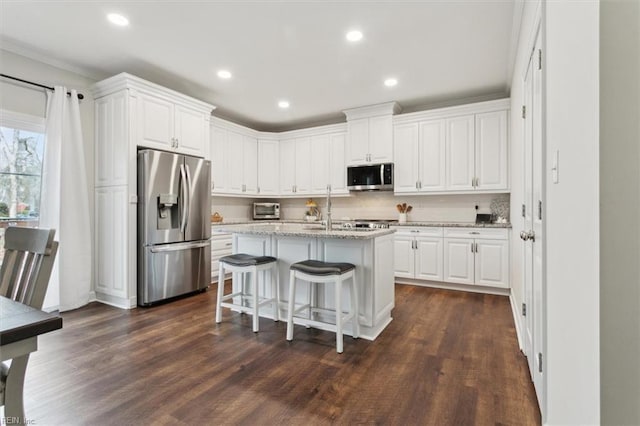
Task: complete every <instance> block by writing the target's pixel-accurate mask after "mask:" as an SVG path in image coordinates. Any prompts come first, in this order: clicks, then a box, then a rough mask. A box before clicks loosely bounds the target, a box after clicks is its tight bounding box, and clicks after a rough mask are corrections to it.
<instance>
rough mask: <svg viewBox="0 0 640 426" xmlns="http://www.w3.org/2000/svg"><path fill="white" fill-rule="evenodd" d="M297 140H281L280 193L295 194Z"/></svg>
mask: <svg viewBox="0 0 640 426" xmlns="http://www.w3.org/2000/svg"><path fill="white" fill-rule="evenodd" d="M295 164H296V140H295V139H286V140H283V141H280V194H281V195H293V194H295V190H296V166H295Z"/></svg>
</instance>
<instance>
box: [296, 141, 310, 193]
mask: <svg viewBox="0 0 640 426" xmlns="http://www.w3.org/2000/svg"><path fill="white" fill-rule="evenodd" d="M311 161H312V159H311V138H308V137H307V138H299V139H296V162H295V163H294V164H295V168H296V193H297V194H300V195H303V194H310V193H311Z"/></svg>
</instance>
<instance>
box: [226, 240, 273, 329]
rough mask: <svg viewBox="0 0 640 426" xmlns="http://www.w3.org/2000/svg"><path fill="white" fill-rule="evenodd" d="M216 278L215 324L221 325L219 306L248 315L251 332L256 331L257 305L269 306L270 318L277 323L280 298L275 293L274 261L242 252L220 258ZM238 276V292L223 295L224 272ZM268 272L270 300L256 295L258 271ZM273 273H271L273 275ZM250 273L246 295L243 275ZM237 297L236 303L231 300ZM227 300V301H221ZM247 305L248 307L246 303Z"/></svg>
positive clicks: (270, 258) (271, 258)
mask: <svg viewBox="0 0 640 426" xmlns="http://www.w3.org/2000/svg"><path fill="white" fill-rule="evenodd" d="M219 262H220V269H219V274H218V277H221V278H220V279H219V281H218V299H217V303H216V323H220V322H222V307H225V308H231V309H236V310H238V311H240V312H248V313H251V314H252V315H253V331H254V332H257V331H258V320H259V317H258V310H259V308H260V306H262V305H266V304H268V303H271V304H272V305H273V319H274V321H279V320H280V315H279V310H280V297H279V290H278V267H277V265H278V260H277V259H276V258H275V257H271V256H253V255H250V254H245V253H237V254H232V255H229V256H224V257H222V258H220V260H219ZM225 269H226V270H227V271H230V272H239V273H241V274H242V275H241V278H240V291H236V292H233V291H232V292H231V293H229V294H224V273H225V272H224V271H225ZM266 270H270V275H271V297H268V298H267V297H260V296H258V272H260V271H266ZM274 270H275V274H274ZM247 273H251V287H250V293H247V292H245V276H246V274H247ZM234 298H238V299H239V303H234V301H233V299H234ZM229 299H231V300H232V301H231V302H225V300H229ZM246 302H248V303H249V304H247V303H246Z"/></svg>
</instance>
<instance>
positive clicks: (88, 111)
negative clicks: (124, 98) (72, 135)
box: [0, 50, 94, 309]
mask: <svg viewBox="0 0 640 426" xmlns="http://www.w3.org/2000/svg"><path fill="white" fill-rule="evenodd" d="M0 63H2V73H3V74H8V75H11V76H14V77H18V78H22V79H24V80H30V81H33V82H36V83H40V84H44V85H46V86H54V85H63V86H66V87H67V88H68V89H77V90H78V92H79V93H82V94H83V95H84V100H82V101H81V102H80V115H81V120H82V136H83V139H84V154H85V161H86V164H87V177H86V182H87V188H88V190H89V194H93V176H94V163H93V153H94V147H93V139H94V138H93V130H94V126H93V105H94V102H93V97H92V96H91V92H90V91H89V87H90V86H91V85H92V84H93V83H94V81H93V80H91V79H89V78H86V77H83V76H81V75H78V74H75V73H73V72H70V71H66V70H63V69H60V68H56V67H53V66H51V65H47V64H45V63H42V62H38V61H36V60H33V59H29V58H26V57H24V56H20V55H17V54H15V53H12V52H8V51H5V50H0ZM0 94H1V96H0V108H1V109H6V110H9V111H14V112H20V113H23V114H30V115H34V116H37V117H44V116H45V110H46V95H45V92H44V90H41V89H38V88H34V87H32V86H27V85H24V84H22V83H14V82H12V81H11V80H7V79H4V78H3V79H0ZM89 209H90V218H91V229H92V230H93V221H94V214H93V201H92V199H91V200H90V201H89ZM92 238H93V237H92ZM92 288H93V283H92ZM57 295H58V289H56V288H53V287H50V288H49V291H48V292H47V297H46V299H45V303H44V308H45V309H47V308H52V307H57V305H58V300H59V297H58V296H57Z"/></svg>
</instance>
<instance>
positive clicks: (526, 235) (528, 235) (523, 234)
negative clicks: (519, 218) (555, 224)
mask: <svg viewBox="0 0 640 426" xmlns="http://www.w3.org/2000/svg"><path fill="white" fill-rule="evenodd" d="M520 239H522V240H523V241H528V240H531V241H535V240H536V233H535V232H533V231H529V232H527V231H520Z"/></svg>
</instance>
